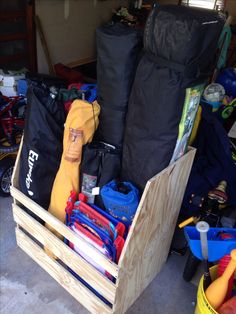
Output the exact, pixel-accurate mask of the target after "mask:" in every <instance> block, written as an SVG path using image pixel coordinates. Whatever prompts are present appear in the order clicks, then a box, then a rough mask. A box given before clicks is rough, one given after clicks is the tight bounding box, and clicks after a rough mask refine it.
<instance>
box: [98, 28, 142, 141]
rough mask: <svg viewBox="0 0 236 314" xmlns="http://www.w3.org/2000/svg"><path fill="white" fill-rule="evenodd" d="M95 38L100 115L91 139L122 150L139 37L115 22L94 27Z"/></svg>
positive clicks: (135, 32) (140, 45) (138, 52)
mask: <svg viewBox="0 0 236 314" xmlns="http://www.w3.org/2000/svg"><path fill="white" fill-rule="evenodd" d="M96 36H97V84H98V103H99V105H100V107H101V112H100V116H99V121H100V122H99V126H98V129H97V132H96V133H95V139H96V140H97V141H102V142H106V143H109V144H112V145H114V146H116V147H122V143H123V136H124V127H125V117H126V111H127V104H128V100H129V95H130V90H131V86H132V83H133V80H134V75H135V70H136V67H137V62H138V58H139V56H140V51H141V48H142V35H141V34H140V32H139V31H137V30H135V29H132V28H130V27H128V26H124V25H122V24H119V23H118V24H114V25H105V26H102V27H100V28H98V29H97V31H96Z"/></svg>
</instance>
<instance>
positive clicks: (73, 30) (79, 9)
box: [35, 0, 128, 73]
mask: <svg viewBox="0 0 236 314" xmlns="http://www.w3.org/2000/svg"><path fill="white" fill-rule="evenodd" d="M35 2H36V3H35V5H36V8H35V10H36V14H38V16H39V17H40V20H41V23H42V26H43V29H44V33H45V37H46V39H47V43H48V47H49V51H50V54H51V58H52V62H53V63H54V64H55V63H58V62H61V63H64V64H67V63H71V62H74V61H76V60H78V59H81V58H87V57H93V56H94V54H95V36H94V35H95V29H96V27H97V26H99V25H101V24H103V23H104V22H107V21H108V20H109V18H110V17H111V14H112V9H114V8H117V7H119V6H120V5H127V3H128V0H106V1H99V0H50V1H48V0H36V1H35ZM37 53H38V56H37V58H38V71H39V72H41V73H48V66H47V63H46V59H45V55H44V52H43V49H42V45H41V42H40V40H39V37H38V34H37Z"/></svg>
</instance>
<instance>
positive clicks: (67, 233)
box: [11, 164, 118, 278]
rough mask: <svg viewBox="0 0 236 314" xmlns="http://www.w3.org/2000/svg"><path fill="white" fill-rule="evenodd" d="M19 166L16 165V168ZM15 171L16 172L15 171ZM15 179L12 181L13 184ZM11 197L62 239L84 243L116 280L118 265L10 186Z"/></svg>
mask: <svg viewBox="0 0 236 314" xmlns="http://www.w3.org/2000/svg"><path fill="white" fill-rule="evenodd" d="M18 167H19V165H18V164H17V168H18ZM16 171H17V170H16ZM14 180H15V179H13V182H14ZM11 195H12V196H13V198H15V199H16V200H17V201H19V202H20V203H21V204H23V205H24V206H25V207H27V208H28V209H29V210H31V211H32V212H33V213H34V214H35V215H37V216H38V217H40V218H41V219H42V220H43V221H45V222H46V223H47V224H49V225H50V226H51V227H52V228H53V229H55V230H56V231H57V232H58V233H60V234H61V235H62V236H63V237H65V238H66V239H68V240H69V241H71V242H72V243H74V244H75V245H76V244H77V240H78V239H79V240H80V241H82V242H84V243H85V245H86V246H87V250H88V253H89V254H91V255H92V256H94V259H96V261H97V263H99V264H100V265H101V267H103V268H104V269H106V270H107V271H108V272H109V273H110V274H111V275H112V276H114V277H115V278H117V276H118V265H116V264H115V263H113V262H112V261H110V260H109V259H108V258H106V257H105V256H104V255H103V254H102V253H100V252H99V251H98V250H97V249H96V248H95V247H93V246H92V245H90V244H89V243H88V242H87V241H86V240H84V239H83V238H82V237H80V236H79V235H77V234H75V233H74V232H73V231H72V230H70V229H69V228H68V227H67V226H65V225H64V224H63V223H62V222H61V221H60V220H58V219H57V218H56V217H54V216H53V215H52V214H50V213H49V212H47V211H46V210H45V209H43V208H42V207H41V206H39V205H38V204H37V203H35V202H34V201H32V200H31V199H30V198H29V197H27V196H26V195H25V194H23V193H22V192H20V191H19V190H18V189H16V188H15V187H13V186H11Z"/></svg>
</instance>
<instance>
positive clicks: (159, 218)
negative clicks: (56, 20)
mask: <svg viewBox="0 0 236 314" xmlns="http://www.w3.org/2000/svg"><path fill="white" fill-rule="evenodd" d="M194 156H195V150H193V149H190V151H189V152H188V153H187V154H186V155H185V156H184V157H182V158H181V159H179V160H178V161H177V162H175V163H174V164H172V165H171V166H169V167H168V168H166V169H165V170H163V171H162V172H161V173H159V174H158V175H157V176H155V177H153V178H152V179H151V180H149V181H148V182H147V185H146V187H145V191H144V193H143V196H142V199H141V202H140V204H139V207H138V210H137V213H136V215H135V218H134V221H133V224H132V227H131V230H130V232H129V235H128V238H127V240H126V244H125V248H124V250H123V252H122V256H121V259H120V262H119V266H120V272H119V276H118V279H117V291H116V299H115V304H114V309H113V311H114V313H125V311H126V310H127V309H128V308H129V307H130V306H131V305H132V304H133V302H134V301H135V300H136V299H137V298H138V297H139V295H140V294H141V293H142V291H143V290H144V289H145V288H146V287H147V286H148V285H149V283H150V282H151V281H152V280H153V279H154V278H155V276H156V275H157V274H158V273H159V271H160V270H161V268H162V267H163V264H164V263H165V261H166V259H167V256H168V253H169V249H170V245H171V241H172V237H173V234H174V230H175V226H176V222H177V218H178V214H179V210H180V206H181V203H182V199H183V195H184V191H185V188H186V184H187V181H188V177H189V174H190V170H191V165H192V162H193V159H194Z"/></svg>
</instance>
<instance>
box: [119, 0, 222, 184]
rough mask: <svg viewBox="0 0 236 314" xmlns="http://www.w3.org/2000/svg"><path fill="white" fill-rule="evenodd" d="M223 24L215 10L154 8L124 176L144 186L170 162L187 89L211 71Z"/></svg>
mask: <svg viewBox="0 0 236 314" xmlns="http://www.w3.org/2000/svg"><path fill="white" fill-rule="evenodd" d="M223 23H224V22H223V20H222V19H221V18H220V17H219V16H218V14H217V13H216V12H214V11H207V10H199V9H193V8H188V7H182V6H172V5H168V6H167V5H166V6H157V7H156V8H154V10H153V11H152V13H151V15H150V17H149V19H148V21H147V26H146V29H145V36H144V44H145V51H144V55H143V57H142V59H141V61H140V62H139V65H138V68H137V71H136V76H135V81H134V84H133V87H132V92H131V96H130V100H129V109H128V113H127V122H126V129H125V139H124V146H123V158H122V175H121V177H122V180H128V181H131V182H133V183H134V184H135V185H137V186H138V187H139V188H140V189H144V187H145V184H146V182H147V180H149V179H150V178H151V177H153V176H154V175H155V174H157V173H158V172H160V171H161V170H163V169H164V168H165V167H167V166H168V165H169V163H170V160H171V158H172V155H173V152H174V148H175V145H176V141H177V137H178V130H179V123H180V119H181V116H182V110H183V106H184V100H185V93H186V88H187V87H191V86H196V85H197V84H199V83H203V82H204V80H205V79H206V77H207V76H208V75H209V71H210V70H211V62H212V60H213V56H214V52H215V50H216V45H217V40H218V38H219V35H220V32H221V30H222V27H223Z"/></svg>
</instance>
